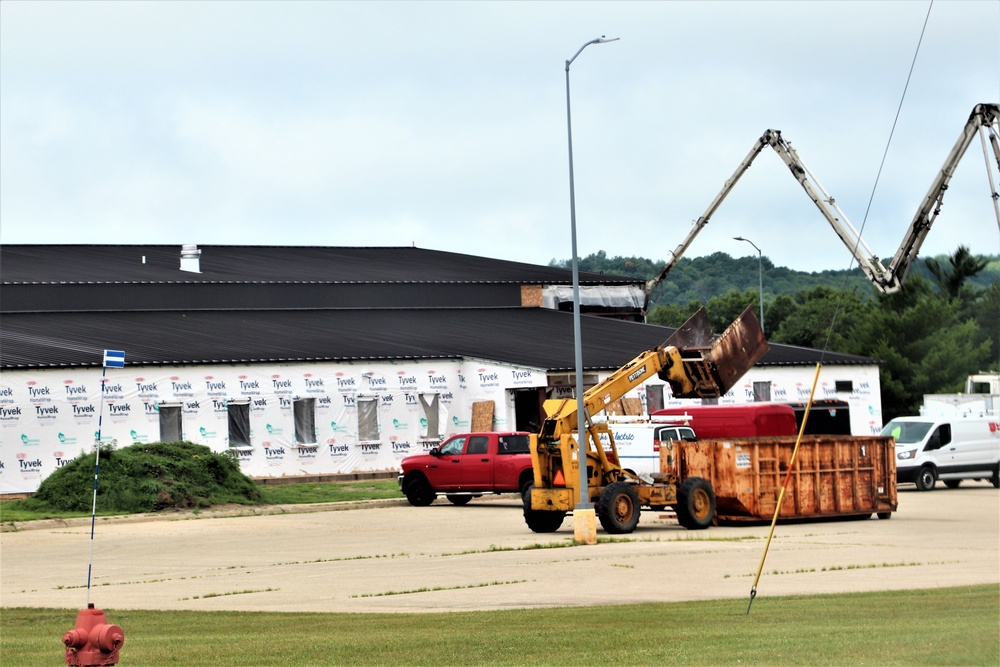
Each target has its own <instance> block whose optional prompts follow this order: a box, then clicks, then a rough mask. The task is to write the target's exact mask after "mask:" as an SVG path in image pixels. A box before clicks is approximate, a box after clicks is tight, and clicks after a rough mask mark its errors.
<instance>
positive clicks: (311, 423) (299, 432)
mask: <svg viewBox="0 0 1000 667" xmlns="http://www.w3.org/2000/svg"><path fill="white" fill-rule="evenodd" d="M292 416H293V417H294V419H295V442H297V443H300V444H313V443H315V442H316V399H315V398H296V399H295V400H294V401H292Z"/></svg>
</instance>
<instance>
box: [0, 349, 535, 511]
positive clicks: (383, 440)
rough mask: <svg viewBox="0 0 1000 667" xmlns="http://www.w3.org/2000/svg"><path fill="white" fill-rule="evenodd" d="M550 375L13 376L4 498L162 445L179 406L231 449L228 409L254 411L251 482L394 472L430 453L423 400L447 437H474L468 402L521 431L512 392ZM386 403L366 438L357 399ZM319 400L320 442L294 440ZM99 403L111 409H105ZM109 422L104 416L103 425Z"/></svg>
mask: <svg viewBox="0 0 1000 667" xmlns="http://www.w3.org/2000/svg"><path fill="white" fill-rule="evenodd" d="M545 384H546V376H545V373H544V372H542V371H539V370H537V369H530V368H518V367H512V366H506V365H502V364H497V363H490V362H483V361H479V360H465V361H460V360H445V361H396V362H393V361H385V362H376V363H368V362H353V363H350V362H347V363H310V364H261V365H254V366H220V365H213V366H207V365H205V366H147V367H141V366H128V365H127V366H126V367H125V368H123V369H107V377H106V381H105V391H104V395H103V401H102V395H101V389H100V387H101V369H97V368H92V369H79V368H72V369H40V370H24V371H8V372H5V373H3V375H2V376H0V493H23V492H32V491H35V490H36V489H37V488H38V485H39V484H40V483H41V481H42V480H43V479H44V478H45V477H46V476H48V475H49V474H50V473H51V472H52V471H53V470H55V469H56V468H58V467H60V466H62V465H65V464H66V463H68V462H69V461H71V460H72V459H73V458H75V457H76V456H77V455H79V454H80V453H81V452H83V451H91V450H92V448H93V446H94V443H95V439H96V434H97V432H98V428H99V422H100V433H101V440H102V442H105V443H109V444H112V443H113V444H114V446H117V447H124V446H127V445H131V444H134V443H139V442H156V441H158V440H160V415H159V406H160V404H163V403H166V404H168V405H169V404H173V405H177V404H179V405H180V406H181V409H182V415H183V426H182V428H183V439H184V440H188V441H191V442H194V443H198V444H202V445H206V446H208V447H209V448H211V449H212V450H213V451H216V452H223V451H226V450H228V449H229V420H228V408H227V405H228V402H229V401H249V402H250V440H251V444H252V447H251V448H247V449H240V450H238V458H239V462H240V468H241V469H242V470H243V472H244V473H246V474H248V475H250V476H253V477H280V476H285V475H317V474H333V473H348V472H357V471H367V470H393V469H396V468H398V465H399V461H401V460H402V458H403V457H405V456H407V455H409V454H412V453H415V452H418V451H423V450H425V449H429V448H430V447H431V446H433V444H436V442H437V441H436V440H433V441H431V440H428V439H427V438H426V437H424V436H425V435H426V425H425V423H422V421H421V420H422V419H424V408H423V407H422V405H421V403H420V401H419V399H418V396H419V394H421V393H436V394H438V396H439V424H440V426H439V430H440V432H441V433H442V434H443V435H448V434H451V433H457V432H461V431H463V430H467V429H469V428H470V419H471V415H472V404H473V403H474V402H476V401H493V402H494V428H496V429H501V430H502V429H508V428H513V424H514V413H513V407H512V404H511V401H510V400H509V396H508V391H507V390H508V389H517V388H527V387H544V386H545ZM367 397H371V398H374V399H376V400H377V401H378V423H379V437H378V439H377V440H372V441H365V442H362V441H360V440H359V438H358V410H357V401H358V400H359V399H364V398H367ZM297 398H315V399H316V411H315V422H316V442H315V443H297V442H295V424H294V419H293V407H292V405H293V401H294V400H295V399H297ZM102 403H103V407H102ZM102 415H103V418H102Z"/></svg>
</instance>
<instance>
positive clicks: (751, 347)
mask: <svg viewBox="0 0 1000 667" xmlns="http://www.w3.org/2000/svg"><path fill="white" fill-rule="evenodd" d="M663 345H664V347H667V346H670V347H674V348H676V349H677V350H678V351H679V352H680V358H681V362H682V363H683V364H684V370H685V372H686V374H687V376H688V377H689V378H691V379H692V380H694V388H693V389H692V390H690V391H685V390H684V389H683V388H682V387H680V386H678V385H677V384H676V383H675V382H673V381H671V380H670V378H669V377H668V376H667V374H666V373H661V374H660V377H661V378H662V379H663V380H666V381H667V382H670V389H671V391H672V392H673V394H674V396H675V397H676V398H716V397H719V396H722V395H723V394H725V393H726V392H727V391H729V390H730V389H732V387H733V385H735V384H736V382H737V381H738V380H739V379H740V378H741V377H743V375H744V374H745V373H746V372H747V371H748V370H750V368H752V367H753V365H754V364H755V363H757V361H758V360H760V358H761V357H763V356H764V355H765V354H766V353H767V351H768V350H769V349H770V346H769V345H768V344H767V339H766V338H764V330H763V329H761V327H760V322H759V321H758V320H757V316H756V315H754V312H753V308H752V307H749V306H748V307H747V308H746V310H744V311H743V313H742V314H740V316H739V317H738V318H736V320H735V321H734V322H733V323H732V324H730V325H729V326H728V327H727V328H726V330H725V331H723V332H722V334H721V335H720V336H719V337H718V338H716V339H715V340H714V341H713V340H712V329H711V323H710V322H709V319H708V315H707V314H706V313H705V309H704V308H701V309H699V310H698V312H696V313H695V314H694V315H692V316H691V317H690V318H689V319H688V321H687V322H685V323H684V324H682V325H681V326H680V327H678V328H677V331H675V332H674V334H673V335H672V336H670V338H668V339H667V340H666V342H665V343H664V344H663Z"/></svg>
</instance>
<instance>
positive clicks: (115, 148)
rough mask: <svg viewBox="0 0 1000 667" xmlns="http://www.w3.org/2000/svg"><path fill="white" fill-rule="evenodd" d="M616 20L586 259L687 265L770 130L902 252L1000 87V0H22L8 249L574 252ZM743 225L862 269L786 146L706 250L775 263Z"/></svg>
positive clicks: (808, 258) (990, 228) (9, 62)
mask: <svg viewBox="0 0 1000 667" xmlns="http://www.w3.org/2000/svg"><path fill="white" fill-rule="evenodd" d="M928 10H929V11H928ZM925 21H926V29H924V26H925ZM601 35H606V36H607V37H608V38H612V37H617V38H619V40H618V41H615V42H610V43H606V44H595V45H592V46H590V47H588V48H587V49H586V50H584V51H583V52H582V53H581V54H580V55H579V57H578V58H577V59H576V60H575V61H574V62H573V64H572V67H571V69H570V77H571V78H570V85H571V98H570V99H571V109H572V139H573V166H574V174H575V177H574V182H575V192H576V229H577V239H578V242H577V245H578V253H579V255H580V256H581V257H583V256H586V255H589V254H591V253H594V252H597V251H599V250H603V251H605V252H606V253H607V254H608V256H610V257H614V256H619V255H620V256H633V255H636V256H641V257H646V258H649V259H652V260H658V261H662V260H666V259H667V258H669V257H670V252H671V250H673V249H674V248H675V247H676V246H677V245H678V244H679V243H680V242H681V240H682V239H683V238H684V237H685V235H686V234H687V233H688V231H689V230H690V228H691V225H692V223H693V222H694V221H695V220H696V219H697V218H698V217H699V216H701V215H702V214H703V212H704V211H705V210H706V208H707V207H708V206H709V204H710V203H711V201H712V200H713V199H714V198H715V196H716V194H717V193H718V192H719V191H720V189H721V188H722V186H723V184H724V183H725V181H726V180H727V179H728V178H730V176H731V175H732V173H733V171H734V170H735V169H736V167H737V166H738V165H739V164H740V162H741V161H742V160H743V158H744V157H745V156H746V154H747V152H748V151H749V150H750V148H751V146H752V145H753V144H754V142H755V141H756V140H757V139H758V138H759V137H760V136H761V134H762V133H763V132H764V131H765V130H767V129H777V130H781V131H782V134H783V136H784V137H785V138H786V139H787V140H789V141H790V142H791V143H792V145H793V146H794V147H795V149H796V150H797V151H798V153H799V156H800V157H801V159H802V160H803V162H804V163H805V164H806V165H807V166H808V167H809V168H810V170H811V171H812V172H813V174H814V175H815V176H816V178H817V179H818V180H819V182H820V183H821V184H822V186H823V187H825V188H826V190H827V191H828V192H829V193H830V194H831V195H832V196H833V197H834V198H835V199H836V201H837V203H838V205H839V206H840V207H841V209H842V210H843V211H844V213H845V214H846V215H847V218H848V219H849V220H850V221H851V222H852V223H853V224H854V226H855V227H857V228H862V225H863V233H862V236H863V238H864V240H865V242H866V243H867V244H868V246H869V247H870V248H871V249H872V251H873V252H874V253H876V254H878V255H879V256H881V257H889V256H891V255H893V254H894V253H895V252H896V250H897V248H898V246H899V244H900V242H901V241H902V238H903V235H904V233H905V231H906V230H907V228H908V226H909V223H910V220H911V219H912V217H913V215H914V213H915V212H916V210H917V208H918V206H919V205H920V203H921V200H922V199H923V197H924V195H925V194H926V192H927V188H928V187H929V186H930V184H931V181H932V180H933V178H934V177H935V176H936V174H937V173H938V170H940V168H941V166H942V164H943V163H944V161H945V158H946V157H947V155H948V152H949V151H950V150H951V147H952V146H953V145H954V143H955V141H956V140H957V139H958V136H959V134H960V132H961V130H962V128H963V127H964V125H965V122H966V121H967V120H968V117H969V114H970V112H971V111H972V108H973V107H974V106H975V105H976V104H977V103H980V102H997V101H1000V0H978V1H971V2H966V1H960V0H951V1H946V0H937V1H936V2H934V3H933V4H931V3H930V2H927V1H920V2H910V1H905V0H903V1H898V2H848V1H843V2H841V1H837V2H823V1H818V0H814V1H810V2H790V1H786V2H760V1H746V2H721V1H720V2H684V1H677V2H636V3H630V2H597V1H595V2H513V1H505V2H485V1H483V2H471V1H470V2H419V1H414V2H249V1H247V2H107V3H105V2H86V1H81V0H74V1H73V2H56V1H49V2H35V1H30V2H21V1H18V0H4V1H3V2H0V243H4V244H14V243H94V244H112V243H124V244H129V243H150V244H178V245H180V244H187V243H194V244H199V245H208V244H227V245H243V244H245V245H320V246H411V245H415V246H417V247H420V248H427V249H433V250H442V251H448V252H456V253H463V254H469V255H478V256H483V257H491V258H497V259H506V260H515V261H523V262H529V263H533V264H548V263H549V261H550V260H552V259H557V260H565V259H569V258H570V257H571V256H572V245H571V224H570V220H571V216H570V188H569V159H568V146H567V113H566V112H567V96H566V70H565V65H566V61H567V60H568V59H570V58H572V57H573V55H574V54H575V53H576V52H577V50H578V49H579V48H580V47H581V46H582V45H583V44H585V43H586V42H588V41H589V40H591V39H594V38H596V37H599V36H601ZM921 35H923V36H922V37H921ZM918 44H919V50H918ZM915 55H916V59H915V60H914V56H915ZM911 67H912V76H911V74H910V72H911ZM904 91H905V95H904ZM897 113H898V116H897ZM890 135H891V141H890ZM883 155H884V156H885V160H884V165H883ZM991 160H992V157H991ZM993 178H994V181H995V182H996V181H1000V175H998V173H997V170H996V165H995V163H994V164H993ZM997 185H998V186H1000V183H997ZM735 236H743V237H745V238H748V239H750V240H751V241H753V242H754V243H755V244H756V245H757V246H758V247H759V248H760V249H761V252H762V253H763V256H764V257H765V258H767V259H768V260H770V261H771V262H773V263H774V264H775V265H778V266H787V267H790V268H793V269H797V270H802V271H820V270H824V269H846V268H849V267H850V266H851V255H850V252H849V251H848V249H847V248H846V247H845V246H844V245H843V244H842V243H841V242H840V241H839V240H838V238H837V236H836V235H835V234H834V232H833V230H832V229H831V227H830V226H829V225H828V223H827V222H826V221H825V220H824V218H823V217H822V216H821V214H820V212H819V211H818V210H817V209H816V208H815V206H814V205H813V204H812V202H810V201H809V200H808V198H807V197H806V195H805V193H804V192H803V191H802V189H801V188H800V186H799V185H798V184H797V183H796V182H795V181H794V179H793V178H792V177H791V176H790V174H789V172H788V170H787V168H786V167H785V166H784V163H782V162H781V160H780V159H779V158H778V156H777V155H776V154H775V153H774V152H772V151H770V150H769V149H768V150H766V152H764V153H762V154H761V155H760V156H759V157H758V158H757V160H756V161H755V163H754V165H753V167H752V168H751V169H750V170H749V171H748V172H747V173H746V175H745V176H744V177H743V179H742V180H741V181H740V182H739V183H738V184H737V185H736V186H735V187H734V188H733V190H732V193H731V194H730V195H729V197H728V198H727V199H726V200H725V202H724V203H723V204H722V206H721V207H720V208H719V210H718V211H717V212H716V214H715V215H714V216H713V218H712V220H711V222H710V223H709V224H708V226H707V227H706V228H705V229H704V230H703V231H702V232H701V234H700V235H699V236H698V238H697V239H696V240H695V241H694V242H693V243H692V244H691V246H690V247H689V249H688V250H687V252H686V254H685V256H686V257H698V256H704V255H710V254H712V253H715V252H724V253H727V254H730V255H732V256H734V257H741V256H747V255H750V256H754V257H756V256H757V253H756V251H755V250H754V249H753V248H752V247H751V246H750V245H749V244H748V243H743V242H738V241H735V240H733V237H735ZM959 245H966V246H968V247H969V248H970V249H971V250H972V252H974V253H977V254H993V255H995V254H1000V227H998V222H997V219H996V216H995V214H994V211H993V205H992V202H991V200H990V183H989V180H988V177H987V170H986V168H985V160H984V156H983V151H982V148H981V147H980V144H979V141H978V139H977V140H976V141H975V142H974V143H973V144H972V146H971V148H970V149H969V151H968V153H967V154H966V156H965V159H964V160H963V161H962V162H961V163H960V165H959V168H958V169H957V171H956V173H955V177H954V179H953V181H952V186H951V188H950V189H949V191H948V194H947V196H946V197H945V200H944V208H943V209H942V212H941V214H940V217H939V218H938V220H937V222H936V224H935V226H934V228H933V229H932V231H931V232H930V234H929V235H928V237H927V240H926V241H925V243H924V245H923V248H922V250H921V255H922V256H928V255H939V254H950V253H952V252H954V251H955V249H956V248H957V247H958V246H959Z"/></svg>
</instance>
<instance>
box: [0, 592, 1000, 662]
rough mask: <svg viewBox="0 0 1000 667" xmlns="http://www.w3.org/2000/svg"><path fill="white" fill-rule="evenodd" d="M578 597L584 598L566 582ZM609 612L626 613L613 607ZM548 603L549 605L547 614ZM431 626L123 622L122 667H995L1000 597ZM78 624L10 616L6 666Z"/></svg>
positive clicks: (719, 606) (765, 604)
mask: <svg viewBox="0 0 1000 667" xmlns="http://www.w3.org/2000/svg"><path fill="white" fill-rule="evenodd" d="M567 585H573V584H570V583H569V582H567ZM608 601H609V602H626V601H625V600H616V599H615V598H614V595H613V593H612V592H610V591H609V593H608ZM543 602H544V601H543ZM746 607H747V600H712V601H697V602H678V603H663V604H643V605H619V606H601V607H568V608H554V609H516V610H503V611H483V612H455V613H432V614H341V613H337V614H322V613H261V612H189V611H162V612H160V611H125V610H122V611H115V610H111V609H105V612H106V613H107V614H108V620H109V622H111V623H116V624H118V625H121V626H122V628H123V629H124V630H125V636H126V641H125V646H124V647H123V649H122V654H121V664H123V665H129V666H131V667H137V666H143V665H150V666H153V665H156V666H158V665H167V664H184V665H188V666H190V667H198V666H200V665H206V666H207V665H211V666H219V667H224V666H226V665H244V666H245V665H256V666H260V667H266V666H269V665H300V666H305V665H362V666H364V665H628V666H629V667H635V666H636V665H654V664H655V665H692V664H694V665H991V666H994V665H997V664H1000V585H985V586H968V587H961V588H942V589H922V590H907V591H888V592H886V591H883V592H875V593H852V594H840V595H816V596H791V597H775V598H769V597H766V596H763V595H762V596H758V598H757V600H756V601H755V602H754V605H753V609H752V611H751V612H750V614H749V615H747V613H746ZM75 617H76V610H57V609H28V608H4V609H2V615H0V630H2V632H0V656H2V662H3V664H5V665H18V666H19V667H33V666H35V665H38V666H41V665H53V664H57V663H60V664H61V661H62V651H63V648H62V645H61V643H60V638H61V637H62V635H63V633H64V632H66V631H67V630H69V629H71V628H72V626H73V621H74V619H75Z"/></svg>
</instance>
